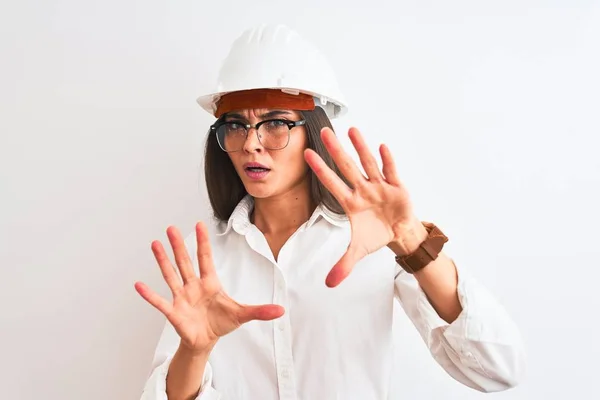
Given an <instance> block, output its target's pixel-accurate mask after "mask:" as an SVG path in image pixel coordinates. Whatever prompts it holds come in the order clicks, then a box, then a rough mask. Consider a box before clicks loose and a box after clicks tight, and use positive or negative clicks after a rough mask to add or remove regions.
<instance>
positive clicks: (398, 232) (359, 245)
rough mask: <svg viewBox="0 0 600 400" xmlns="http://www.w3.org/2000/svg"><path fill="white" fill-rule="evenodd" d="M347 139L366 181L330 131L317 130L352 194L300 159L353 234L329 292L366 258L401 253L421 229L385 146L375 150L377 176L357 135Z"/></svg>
mask: <svg viewBox="0 0 600 400" xmlns="http://www.w3.org/2000/svg"><path fill="white" fill-rule="evenodd" d="M348 135H349V137H350V140H351V141H352V144H353V145H354V148H355V149H356V151H357V153H358V155H359V158H360V162H361V164H362V166H363V168H364V171H365V173H366V175H367V176H365V175H363V173H362V172H361V171H360V170H359V168H358V166H357V165H356V164H355V163H354V161H353V160H352V158H351V157H350V156H349V155H348V154H346V153H345V152H344V150H343V148H342V146H341V144H340V143H339V141H338V140H337V138H336V136H335V134H334V133H333V131H332V130H331V129H329V128H323V129H322V130H321V138H322V140H323V143H324V144H325V147H326V148H327V151H328V152H329V153H330V154H331V156H332V158H333V160H334V162H335V163H336V165H337V166H338V168H339V169H340V171H341V173H342V174H343V175H344V176H345V177H346V179H347V180H348V182H349V184H350V185H351V186H352V188H350V187H348V185H346V184H345V183H344V182H343V181H342V179H340V177H339V176H338V175H337V174H336V173H335V172H334V171H333V170H332V169H331V168H329V167H328V166H327V164H325V162H324V161H323V159H322V158H321V157H320V156H319V155H318V154H317V153H316V152H314V151H313V150H310V149H307V150H306V151H305V154H304V156H305V159H306V162H307V163H308V165H309V166H310V167H311V169H312V170H313V171H314V172H315V174H316V175H317V177H318V178H319V180H320V181H321V182H322V183H323V185H324V186H325V187H326V188H327V189H328V190H329V191H330V192H331V194H332V195H333V196H334V197H335V198H336V199H337V200H338V202H339V203H340V205H341V206H342V208H343V209H344V211H345V212H346V215H347V216H348V218H349V220H350V224H351V228H352V235H351V240H350V245H349V246H348V249H347V251H346V253H345V254H344V255H343V256H342V258H341V259H340V260H339V261H338V262H337V263H336V264H335V265H334V266H333V268H332V269H331V271H330V273H329V275H328V276H327V279H326V284H327V286H329V287H334V286H337V285H338V284H340V282H342V281H343V280H344V279H345V278H346V277H347V276H348V275H349V274H350V272H351V271H352V268H353V267H354V265H355V264H356V263H357V262H358V261H359V260H360V259H362V258H363V257H365V256H366V255H368V254H370V253H373V252H374V251H376V250H378V249H380V248H381V247H383V246H386V245H390V244H394V245H395V246H394V247H395V248H397V249H400V250H399V251H401V250H402V248H403V247H404V246H403V244H404V243H408V242H409V241H411V239H412V238H413V237H414V236H415V235H419V234H421V230H422V229H423V227H422V225H421V224H420V223H419V221H418V219H417V218H416V217H415V216H414V214H413V208H412V205H411V202H410V199H409V195H408V192H407V190H406V189H405V187H404V186H403V185H402V183H401V182H400V180H399V179H398V176H397V175H396V167H395V165H394V160H393V158H392V155H391V153H390V150H389V149H388V148H387V146H385V145H381V146H380V148H379V152H380V154H381V160H382V165H383V168H382V171H381V172H380V171H379V167H378V165H377V160H376V159H375V157H374V156H373V155H372V154H371V153H370V152H369V149H368V147H367V145H366V143H365V141H364V139H363V138H362V136H361V134H360V132H359V131H358V129H355V128H351V129H350V131H349V132H348Z"/></svg>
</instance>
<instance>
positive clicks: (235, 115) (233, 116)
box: [225, 110, 292, 121]
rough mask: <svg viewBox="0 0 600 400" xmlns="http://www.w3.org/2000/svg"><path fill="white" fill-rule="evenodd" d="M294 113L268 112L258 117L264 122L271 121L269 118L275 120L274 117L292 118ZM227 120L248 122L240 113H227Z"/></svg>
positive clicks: (283, 111)
mask: <svg viewBox="0 0 600 400" xmlns="http://www.w3.org/2000/svg"><path fill="white" fill-rule="evenodd" d="M291 115H292V113H291V112H289V111H286V110H272V111H268V112H266V113H264V114H260V115H259V116H258V117H259V118H260V119H262V120H265V119H269V118H274V117H280V116H291ZM225 118H226V119H229V118H231V119H239V120H242V121H247V119H246V117H244V116H243V115H242V114H238V113H227V116H226V117H225Z"/></svg>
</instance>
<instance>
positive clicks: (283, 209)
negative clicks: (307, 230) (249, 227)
mask: <svg viewBox="0 0 600 400" xmlns="http://www.w3.org/2000/svg"><path fill="white" fill-rule="evenodd" d="M307 181H308V180H305V181H303V182H302V183H301V184H300V185H298V186H297V187H294V188H292V189H291V190H289V191H288V192H286V193H282V194H280V195H277V196H272V197H268V198H264V199H259V198H255V199H254V212H253V216H252V217H253V218H252V219H253V223H254V225H256V227H257V228H258V229H259V230H260V231H261V232H263V233H264V234H278V233H285V232H289V231H295V230H297V229H298V227H299V226H300V225H302V224H303V223H305V222H306V221H308V219H309V218H310V216H311V215H312V213H313V212H314V211H315V208H316V207H317V205H316V204H313V202H312V199H311V196H310V188H309V186H308V182H307Z"/></svg>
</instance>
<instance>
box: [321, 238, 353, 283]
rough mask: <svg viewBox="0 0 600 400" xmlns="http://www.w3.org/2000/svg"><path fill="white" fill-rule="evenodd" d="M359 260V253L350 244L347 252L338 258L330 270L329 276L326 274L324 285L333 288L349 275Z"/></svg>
mask: <svg viewBox="0 0 600 400" xmlns="http://www.w3.org/2000/svg"><path fill="white" fill-rule="evenodd" d="M361 258H362V257H361V256H360V252H359V251H358V250H357V249H356V248H355V247H354V246H352V244H351V245H350V246H348V250H346V252H345V253H344V255H343V256H342V258H340V260H339V261H338V262H337V263H336V264H335V265H334V266H333V268H331V271H329V274H327V278H326V279H325V284H326V285H327V286H328V287H330V288H333V287H336V286H337V285H339V284H340V283H342V281H343V280H344V279H346V278H347V277H348V275H350V272H352V269H353V268H354V265H355V264H356V262H357V261H358V260H360V259H361Z"/></svg>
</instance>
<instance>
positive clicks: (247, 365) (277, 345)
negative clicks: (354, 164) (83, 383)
mask: <svg viewBox="0 0 600 400" xmlns="http://www.w3.org/2000/svg"><path fill="white" fill-rule="evenodd" d="M252 207H253V200H252V198H251V197H250V196H247V197H246V198H244V199H243V200H242V201H241V202H240V203H239V205H238V206H237V208H236V209H235V210H234V212H233V213H232V215H231V218H230V219H229V221H227V222H220V223H219V224H218V226H217V232H216V235H212V236H213V237H211V245H212V251H213V257H214V264H215V268H216V271H217V274H218V276H219V278H220V280H221V283H222V285H223V288H224V290H225V291H226V292H227V293H228V294H229V295H230V296H231V297H232V298H233V299H235V300H236V301H238V302H240V303H245V304H268V303H274V304H279V305H281V306H283V307H284V308H285V310H286V311H285V314H284V315H283V316H282V317H281V318H278V319H276V320H273V321H268V322H265V321H251V322H249V323H247V324H244V325H242V326H241V327H240V328H239V329H237V330H235V331H233V332H231V333H229V334H228V335H226V336H224V337H222V338H220V339H219V341H218V342H217V344H216V346H215V347H214V349H213V351H212V353H211V354H210V357H209V364H208V365H207V367H206V369H205V373H204V379H203V381H204V384H203V389H202V392H201V393H200V394H199V396H198V399H202V400H214V399H222V400H242V399H252V400H257V399H260V400H275V399H278V400H300V399H305V400H314V399H319V400H321V399H322V400H329V399H332V400H333V399H344V400H350V399H357V400H367V399H373V400H385V399H396V398H400V397H401V395H399V394H395V393H391V390H392V385H391V384H390V381H391V379H393V376H391V374H392V367H393V349H392V339H393V329H392V323H393V305H394V303H393V302H394V299H396V300H397V301H399V303H400V305H401V306H402V308H403V309H404V311H405V312H406V314H407V315H408V317H409V318H410V320H411V321H412V323H413V324H414V326H415V328H416V329H417V330H418V332H419V333H420V335H421V337H422V338H423V340H424V342H425V344H426V345H427V346H428V348H429V350H430V351H431V354H432V355H433V357H434V359H435V360H436V361H437V362H438V363H439V364H440V365H441V366H442V367H443V368H444V370H446V371H447V372H448V374H450V375H451V376H452V377H453V378H455V379H457V380H458V381H460V382H462V383H463V384H465V385H468V386H470V387H473V388H475V389H477V390H481V391H486V392H488V391H499V390H503V389H506V388H509V387H512V386H514V385H515V383H516V382H517V380H518V379H519V378H520V376H521V372H522V370H523V364H524V357H523V350H522V345H521V340H520V335H519V332H518V330H517V328H516V327H515V325H514V323H513V321H512V320H511V319H510V318H509V316H508V315H507V313H506V312H505V311H504V309H503V308H502V306H501V305H500V304H499V303H498V302H496V301H495V300H494V298H493V297H492V296H491V295H490V294H489V293H488V291H487V290H486V289H485V288H484V287H482V286H481V285H480V284H478V283H477V282H476V281H475V280H473V279H472V278H471V277H469V276H467V274H466V272H465V271H464V270H462V269H460V267H459V270H458V276H459V285H458V294H459V300H460V302H461V305H462V307H463V310H462V313H461V314H460V315H459V317H458V318H457V319H456V320H455V321H454V322H452V323H451V324H448V323H446V322H445V321H444V320H442V319H441V318H440V317H439V316H438V314H437V313H436V311H435V310H434V309H433V307H432V306H431V304H430V303H429V301H428V299H427V297H426V296H425V294H424V292H423V291H422V290H421V289H420V287H419V285H418V283H417V281H416V279H415V278H414V277H413V276H412V275H410V274H407V273H406V272H404V271H403V270H402V269H401V268H400V267H399V266H398V265H397V264H396V262H395V259H394V255H393V253H392V252H391V251H390V250H389V249H388V248H387V247H384V248H382V249H381V250H379V251H377V252H375V253H373V254H370V255H368V256H367V257H365V258H364V259H362V260H361V261H359V262H358V263H357V264H356V266H355V267H354V270H353V271H352V273H351V274H350V275H349V276H348V277H347V278H346V279H345V280H344V281H343V282H342V283H341V284H340V285H339V286H337V287H335V288H328V287H327V286H326V285H325V277H326V276H327V274H328V272H329V271H330V269H331V268H332V266H333V265H334V264H335V262H337V261H338V260H339V258H340V257H341V255H342V254H343V253H344V252H345V250H346V248H347V246H348V244H349V242H350V224H349V222H348V220H347V218H345V217H341V216H339V215H336V214H333V213H331V212H330V211H328V210H327V209H325V208H324V207H318V208H317V209H316V210H315V212H314V213H313V215H312V216H311V218H310V219H309V220H308V221H307V222H306V223H304V224H303V225H302V226H301V227H300V228H298V230H297V231H296V232H295V233H294V234H293V235H292V236H291V237H290V238H289V239H288V241H287V242H286V243H285V245H284V246H283V247H282V249H281V251H280V253H279V257H278V259H277V260H275V258H274V257H273V254H272V252H271V251H270V248H269V246H268V244H267V241H266V239H265V237H264V235H263V234H262V233H261V232H260V231H259V230H258V229H257V228H256V226H255V225H253V224H252V223H251V222H250V220H249V214H250V211H251V210H252ZM186 246H187V248H188V251H189V253H190V257H191V258H192V260H195V267H196V271H197V273H198V269H197V268H198V265H197V259H196V257H195V256H194V255H195V254H196V240H195V236H194V234H192V235H190V236H189V237H188V238H187V239H186ZM178 345H179V337H178V335H177V333H176V332H175V330H174V329H173V327H172V326H171V325H170V324H169V322H168V321H167V323H166V325H165V329H164V331H163V333H162V335H161V337H160V340H159V343H158V346H157V348H156V353H155V356H154V361H153V365H152V370H151V374H150V376H149V378H148V380H147V382H146V385H145V388H144V392H143V395H142V400H159V399H160V400H165V399H167V395H166V392H165V388H166V374H167V371H168V368H169V363H170V361H171V358H172V356H173V355H174V353H175V351H176V350H177V347H178Z"/></svg>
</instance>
